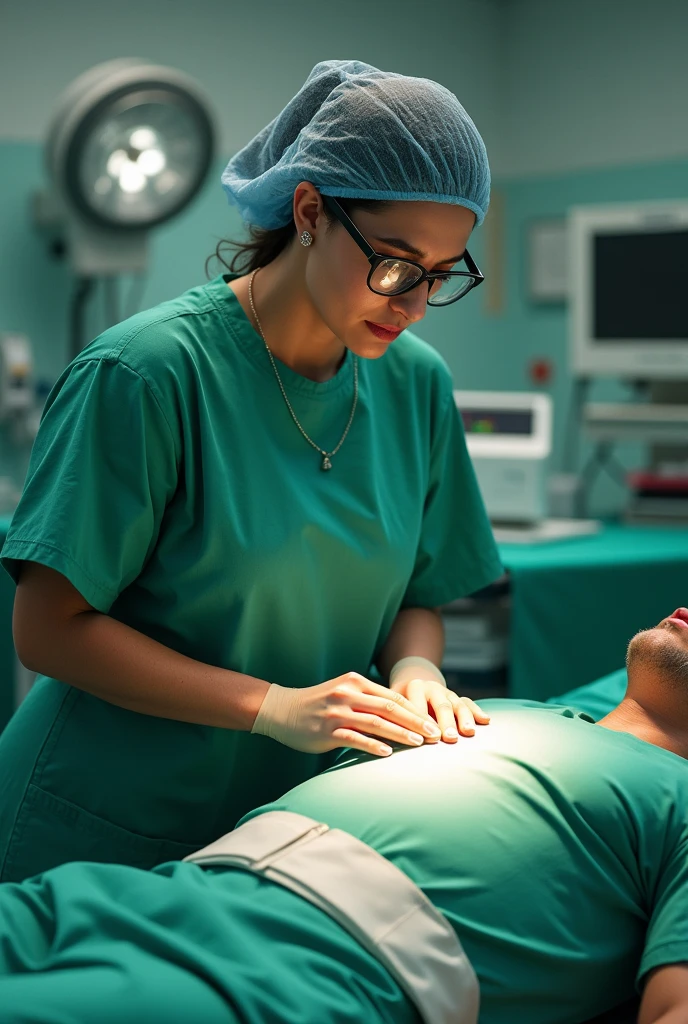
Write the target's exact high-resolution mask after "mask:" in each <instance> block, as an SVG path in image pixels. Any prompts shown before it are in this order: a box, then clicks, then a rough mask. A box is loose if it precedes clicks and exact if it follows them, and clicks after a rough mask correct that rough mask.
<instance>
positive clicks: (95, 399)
mask: <svg viewBox="0 0 688 1024" xmlns="http://www.w3.org/2000/svg"><path fill="white" fill-rule="evenodd" d="M178 460H179V441H178V440H175V436H174V434H173V431H172V428H171V426H170V419H169V416H166V415H165V413H164V412H163V409H162V406H161V404H160V399H159V398H158V397H157V396H156V395H155V394H154V393H153V391H152V390H151V387H150V386H149V384H148V383H147V382H146V381H145V380H144V379H143V377H142V376H141V375H140V374H139V373H138V372H136V371H135V370H133V369H131V368H130V367H128V366H127V365H126V364H123V363H122V362H121V361H119V360H117V359H107V358H103V359H90V360H89V359H84V360H80V361H78V362H76V363H74V364H72V366H70V367H69V368H68V369H67V370H66V371H65V373H64V374H63V376H62V378H61V379H60V381H58V383H57V384H56V386H55V388H54V389H53V391H52V393H51V395H50V397H49V399H48V403H47V405H46V409H45V411H44V413H43V418H42V420H41V425H40V428H39V430H38V434H37V437H36V441H35V443H34V447H33V451H32V454H31V461H30V464H29V471H28V475H27V479H26V483H25V486H24V491H23V494H22V497H21V500H20V502H19V505H18V507H17V509H16V511H15V514H14V516H13V519H12V523H11V525H10V529H9V532H8V534H7V539H6V541H5V544H4V547H3V549H2V555H1V560H2V564H3V566H4V568H5V569H6V570H7V571H8V572H9V574H10V575H11V576H12V577H13V578H14V579H15V580H16V579H17V577H18V570H19V563H20V562H21V561H33V562H40V563H41V564H42V565H46V566H49V567H50V568H52V569H55V570H56V571H57V572H60V573H62V574H63V575H64V576H66V577H67V579H68V580H69V581H70V582H71V583H72V584H73V586H74V587H76V589H77V590H78V591H79V592H80V593H81V594H82V595H83V597H84V598H85V599H86V600H87V601H88V602H89V604H91V605H92V606H93V607H94V608H96V609H98V611H102V612H106V611H108V610H109V608H110V606H111V605H112V603H113V601H114V600H115V598H116V597H117V596H118V594H119V593H120V592H121V591H122V590H124V589H125V587H127V586H128V585H129V584H130V583H131V582H132V581H133V580H134V579H136V577H137V576H138V575H139V574H140V572H141V570H142V569H143V567H144V566H145V564H146V561H147V558H148V557H149V555H150V553H151V551H152V550H153V548H154V546H155V543H156V541H157V537H158V534H159V531H160V524H161V521H162V518H163V514H164V511H165V508H166V505H167V503H168V502H169V500H170V499H171V497H172V495H173V494H174V492H175V489H176V483H177V466H178Z"/></svg>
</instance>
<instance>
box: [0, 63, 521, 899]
mask: <svg viewBox="0 0 688 1024" xmlns="http://www.w3.org/2000/svg"><path fill="white" fill-rule="evenodd" d="M222 181H223V186H224V188H225V190H226V191H227V193H228V195H229V198H230V201H231V202H232V203H235V204H236V205H237V206H238V207H239V210H240V212H241V215H242V217H243V218H244V220H245V221H246V223H247V224H248V225H249V226H250V227H251V229H252V234H251V239H250V240H249V241H247V242H246V243H245V244H244V245H242V244H241V243H237V244H238V246H239V253H238V254H237V256H238V257H240V258H241V260H243V263H242V270H243V273H239V274H238V273H229V274H222V275H220V276H218V277H216V278H215V279H214V280H211V281H210V282H209V283H208V284H205V285H202V286H199V287H196V288H193V289H191V290H190V291H188V292H186V293H185V294H183V295H181V296H180V297H178V298H176V299H172V300H170V301H166V302H164V303H162V304H161V305H159V306H157V307H155V308H154V309H150V310H147V311H145V312H143V313H139V314H137V315H136V316H134V317H132V318H131V319H129V320H126V321H125V322H123V323H121V324H118V325H117V326H115V327H112V328H110V329H109V330H107V331H106V332H105V333H104V334H103V335H101V336H100V337H98V338H96V339H95V341H93V342H92V343H91V344H90V345H89V346H88V347H87V348H86V349H85V350H84V351H83V353H82V354H81V355H80V356H79V357H78V358H76V359H75V360H74V362H73V363H72V364H71V365H70V366H69V367H68V368H67V369H66V370H65V372H64V373H63V375H62V377H61V378H60V380H59V381H58V383H57V384H56V386H55V388H54V389H53V392H52V393H51V395H50V397H49V399H48V402H47V404H46V408H45V412H44V414H43V419H42V423H41V427H40V430H39V433H38V436H37V439H36V442H35V445H34V450H33V454H32V459H31V464H30V468H29V473H28V477H27V481H26V485H25V489H24V493H23V496H22V499H21V502H20V504H19V507H18V509H17V511H16V514H15V516H14V519H13V522H12V525H11V529H10V531H9V534H8V537H7V540H6V543H5V546H4V549H3V552H2V560H3V564H4V566H5V568H6V569H7V570H8V571H9V572H10V574H11V575H12V576H13V577H14V579H15V580H16V581H17V584H18V586H17V594H16V601H15V615H14V637H15V644H16V648H17V651H18V654H19V657H20V659H21V660H22V662H23V663H24V664H25V665H26V666H27V667H28V668H30V669H33V670H35V671H36V672H37V673H38V674H39V679H38V681H37V683H36V685H35V686H34V688H33V689H32V691H31V693H30V694H29V696H28V698H27V699H26V701H25V702H24V703H23V705H22V706H21V708H20V709H19V711H18V712H17V714H16V715H15V716H14V718H13V720H12V722H11V723H10V725H9V726H8V727H7V729H6V730H5V732H4V734H3V735H2V738H1V739H0V877H1V878H2V879H3V880H19V879H22V878H25V877H27V876H29V875H32V874H35V873H37V872H39V871H42V870H44V869H46V868H50V867H52V866H54V865H57V864H60V863H62V862H65V861H69V860H95V861H113V862H118V863H123V864H130V865H134V866H140V867H151V866H153V865H155V864H157V863H159V862H161V861H165V860H170V859H176V858H181V857H183V856H185V855H186V854H188V853H189V852H191V851H192V850H196V849H198V848H199V847H201V846H204V845H205V844H207V843H208V842H210V841H211V840H212V839H214V838H215V837H216V836H218V835H221V834H223V833H224V832H227V831H228V830H229V829H231V828H232V827H233V825H234V824H235V822H236V821H237V820H238V819H239V818H240V817H241V816H242V815H243V814H245V813H246V812H247V811H249V810H251V809H252V808H254V807H257V806H258V805H260V804H264V803H267V802H269V801H270V800H274V799H275V798H276V797H278V796H279V795H280V794H282V793H283V792H284V791H285V790H287V789H289V788H290V787H292V786H294V785H296V784H298V783H299V782H301V781H303V780H305V779H306V778H308V777H310V776H312V775H313V774H315V773H316V772H317V771H318V770H319V769H320V768H321V767H322V766H323V757H324V755H326V754H327V752H329V751H331V750H333V749H335V748H337V747H342V746H350V747H355V748H358V749H361V750H364V751H368V752H369V753H371V754H373V755H379V756H384V755H386V754H389V753H391V749H392V747H391V744H394V743H402V744H410V743H422V742H423V741H424V740H429V741H433V740H438V739H440V738H442V739H443V740H444V741H447V742H455V741H456V740H457V734H458V732H461V733H464V734H467V735H468V734H470V733H471V732H472V731H474V727H475V724H476V723H478V724H481V725H482V724H484V723H485V722H487V720H488V719H487V716H486V715H484V714H483V713H482V712H481V711H480V709H479V708H478V707H476V705H474V704H473V703H472V702H470V701H468V700H466V699H463V698H460V697H459V696H457V695H456V694H453V693H452V692H451V691H449V690H448V689H447V688H446V687H445V686H444V683H443V677H442V675H441V673H440V672H439V670H438V668H437V666H438V665H439V664H440V662H441V657H442V645H443V635H442V626H441V619H440V617H439V614H438V612H437V610H436V609H437V606H438V605H441V604H443V603H445V602H447V601H449V600H452V599H454V598H457V597H459V596H461V595H464V594H468V593H470V592H472V591H475V590H477V589H479V588H481V587H484V586H486V585H487V584H488V583H490V582H491V581H492V580H494V579H495V578H496V577H497V576H498V575H499V574H500V571H501V569H500V564H499V560H498V557H497V554H496V549H495V546H494V542H493V539H492V534H491V531H490V527H489V524H488V522H487V520H486V516H485V512H484V509H483V505H482V503H481V500H480V496H479V492H478V490H477V487H476V483H475V479H474V476H473V472H472V468H471V464H470V461H469V459H468V456H467V453H466V446H465V441H464V437H463V433H462V427H461V422H460V419H459V416H458V414H457V411H456V408H455V405H454V402H453V395H452V380H451V377H450V374H449V371H448V369H447V367H446V365H445V364H444V362H443V361H442V360H441V358H440V357H439V356H438V355H437V354H436V352H435V351H434V350H433V349H431V348H430V347H429V346H428V345H426V344H424V343H423V342H422V341H420V340H419V339H418V338H417V337H415V335H413V334H411V333H409V332H406V331H405V328H407V327H409V326H411V325H413V324H415V323H416V321H419V320H421V319H422V318H423V316H424V315H425V312H426V307H427V305H428V303H429V304H431V305H434V306H437V307H438V308H439V307H443V306H445V305H448V304H449V303H452V302H454V301H455V300H456V299H459V298H461V297H462V296H463V295H465V294H466V293H467V292H468V291H469V289H470V288H471V287H472V286H473V285H475V284H477V283H479V282H480V280H481V275H480V271H479V270H478V268H477V267H476V265H475V264H474V263H473V261H472V260H471V258H470V256H469V254H468V252H467V250H466V244H467V242H468V239H469V236H470V234H471V231H472V229H473V227H474V226H475V224H476V223H480V222H481V221H482V219H483V217H484V214H485V210H486V207H487V204H488V196H489V170H488V163H487V158H486V154H485V148H484V145H483V142H482V140H481V138H480V135H479V134H478V132H477V130H476V128H475V126H474V124H473V122H472V121H471V120H470V118H469V117H468V116H467V114H466V112H465V110H464V109H463V107H462V106H461V104H460V103H459V102H458V101H457V99H456V97H455V96H454V95H453V94H452V93H450V92H448V91H447V90H446V89H444V88H443V87H442V86H440V85H437V84H436V83H435V82H431V81H428V80H425V79H416V78H408V77H405V76H403V75H396V74H390V73H386V72H382V71H379V70H377V69H376V68H374V67H371V66H370V65H367V64H363V63H361V62H359V61H325V62H323V63H320V64H318V65H317V66H316V67H315V68H314V69H313V71H312V73H311V74H310V76H309V77H308V80H307V81H306V83H305V84H304V86H303V87H302V89H301V90H300V91H299V93H298V94H297V95H296V96H295V97H294V99H292V100H291V102H290V103H289V104H288V105H287V107H286V108H285V109H284V110H283V111H282V113H281V114H280V115H279V116H278V117H277V118H276V119H275V120H274V121H273V122H272V123H271V124H269V125H268V126H267V127H266V128H265V129H263V131H261V132H260V133H259V135H258V136H257V137H256V138H255V139H253V141H252V142H250V143H249V144H248V145H247V146H246V147H245V148H244V149H243V150H242V151H241V152H239V153H238V154H237V155H236V156H235V157H234V158H233V159H232V160H231V161H230V163H229V165H228V167H227V169H226V171H225V173H224V175H223V179H222ZM236 259H237V257H235V261H236ZM400 332H404V333H400ZM375 674H377V678H378V679H381V680H383V681H384V682H385V683H388V684H389V688H388V687H387V686H383V685H381V684H380V683H378V682H375V681H374V680H373V679H371V675H372V676H375ZM435 721H436V722H437V725H436V724H435Z"/></svg>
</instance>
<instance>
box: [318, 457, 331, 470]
mask: <svg viewBox="0 0 688 1024" xmlns="http://www.w3.org/2000/svg"><path fill="white" fill-rule="evenodd" d="M320 468H321V469H332V463H331V462H330V459H329V456H328V455H323V460H322V462H321V463H320Z"/></svg>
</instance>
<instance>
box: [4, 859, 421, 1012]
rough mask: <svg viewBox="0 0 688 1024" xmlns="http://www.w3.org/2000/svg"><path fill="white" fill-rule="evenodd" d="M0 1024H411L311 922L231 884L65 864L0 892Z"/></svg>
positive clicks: (344, 946)
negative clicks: (44, 1023) (41, 1023)
mask: <svg viewBox="0 0 688 1024" xmlns="http://www.w3.org/2000/svg"><path fill="white" fill-rule="evenodd" d="M0 1007H2V1011H1V1015H2V1021H3V1024H36V1022H37V1021H50V1022H51V1024H58V1022H59V1024H86V1022H95V1021H97V1022H98V1024H122V1021H131V1022H132V1024H139V1022H141V1021H145V1022H146V1024H191V1022H198V1024H351V1022H352V1021H357V1022H361V1024H364V1022H365V1024H418V1020H419V1018H418V1016H417V1014H416V1011H415V1010H414V1008H413V1007H412V1005H411V1004H410V1002H409V1001H408V1000H407V998H406V996H405V995H404V994H403V993H402V991H401V989H400V988H399V986H398V985H397V983H396V982H395V981H394V980H393V978H392V977H391V975H390V974H389V973H388V972H387V970H386V969H385V968H384V967H383V966H382V965H381V964H380V963H379V962H378V961H377V960H376V958H375V957H374V956H372V954H370V953H368V952H366V951H365V950H364V949H363V948H362V947H361V946H360V945H359V944H358V943H357V942H356V941H355V940H354V939H353V938H352V937H351V936H350V935H349V934H348V933H347V932H346V931H345V930H344V929H343V928H341V927H340V925H338V924H337V923H336V922H335V921H333V920H332V919H331V918H330V917H328V916H327V915H326V914H325V913H324V912H323V911H321V910H319V909H318V908H317V907H314V906H312V904H310V903H307V902H306V901H305V900H303V899H301V897H299V896H296V895H295V894H294V893H291V892H289V890H287V889H283V888H282V887H281V886H278V885H275V884H273V883H270V882H267V881H265V880H264V879H259V878H257V877H256V876H254V875H250V874H247V873H246V872H243V871H232V870H222V869H215V870H208V869H206V870H204V869H202V868H200V867H198V866H196V865H194V864H166V865H163V866H161V867H160V868H157V869H156V870H155V871H153V872H143V871H138V870H136V869H134V868H130V867H125V866H122V865H109V864H81V863H75V864H68V865H63V866H62V867H59V868H56V869H54V870H53V871H49V872H46V873H45V874H44V875H42V876H40V877H38V878H33V879H29V880H28V881H26V882H24V883H22V884H20V885H3V886H1V887H0Z"/></svg>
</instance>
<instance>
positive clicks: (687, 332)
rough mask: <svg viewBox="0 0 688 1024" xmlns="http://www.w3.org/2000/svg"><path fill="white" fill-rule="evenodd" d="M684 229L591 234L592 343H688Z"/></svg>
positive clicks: (686, 237) (687, 263)
mask: <svg viewBox="0 0 688 1024" xmlns="http://www.w3.org/2000/svg"><path fill="white" fill-rule="evenodd" d="M687 270H688V231H687V230H680V231H651V232H650V231H643V232H642V233H638V234H630V233H618V232H617V233H615V234H607V233H604V234H596V235H595V236H594V271H593V280H594V288H593V317H594V320H593V324H594V332H593V333H594V337H595V341H596V342H601V343H604V342H605V341H644V342H647V341H663V342H667V341H682V342H684V343H685V342H686V341H687V340H688V287H687V286H686V272H687Z"/></svg>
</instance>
